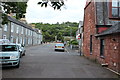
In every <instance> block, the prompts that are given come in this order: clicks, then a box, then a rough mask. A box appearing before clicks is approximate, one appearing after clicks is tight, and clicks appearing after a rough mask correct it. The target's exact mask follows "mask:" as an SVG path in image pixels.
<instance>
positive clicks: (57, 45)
mask: <svg viewBox="0 0 120 80" xmlns="http://www.w3.org/2000/svg"><path fill="white" fill-rule="evenodd" d="M56 46H64V44H56Z"/></svg>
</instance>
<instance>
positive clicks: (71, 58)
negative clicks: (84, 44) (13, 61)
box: [2, 43, 118, 78]
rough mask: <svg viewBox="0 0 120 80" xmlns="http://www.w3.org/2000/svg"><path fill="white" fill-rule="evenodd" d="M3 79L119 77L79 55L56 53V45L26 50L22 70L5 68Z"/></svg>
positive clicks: (33, 47)
mask: <svg viewBox="0 0 120 80" xmlns="http://www.w3.org/2000/svg"><path fill="white" fill-rule="evenodd" d="M2 76H3V78H117V77H118V76H117V75H116V74H114V73H112V72H110V71H109V70H107V69H105V68H103V67H101V65H99V64H96V63H94V62H92V61H90V60H88V59H86V58H84V57H83V56H79V53H77V52H74V51H71V50H69V49H66V51H65V52H61V51H54V44H53V43H50V44H42V45H39V46H32V47H27V48H26V56H23V57H22V58H21V64H20V68H3V70H2Z"/></svg>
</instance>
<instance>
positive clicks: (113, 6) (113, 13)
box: [110, 0, 120, 19]
mask: <svg viewBox="0 0 120 80" xmlns="http://www.w3.org/2000/svg"><path fill="white" fill-rule="evenodd" d="M110 18H117V19H118V18H119V19H120V1H119V0H112V2H110Z"/></svg>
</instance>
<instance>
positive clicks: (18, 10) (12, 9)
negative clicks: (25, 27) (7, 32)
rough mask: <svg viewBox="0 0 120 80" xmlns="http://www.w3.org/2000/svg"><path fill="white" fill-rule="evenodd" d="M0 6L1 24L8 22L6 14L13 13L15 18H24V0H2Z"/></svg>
mask: <svg viewBox="0 0 120 80" xmlns="http://www.w3.org/2000/svg"><path fill="white" fill-rule="evenodd" d="M1 6H2V7H3V9H4V13H3V14H2V19H3V21H2V24H6V23H7V22H8V20H7V14H10V13H15V14H16V16H15V17H16V19H20V18H24V17H25V16H24V14H25V13H26V7H27V3H26V2H2V4H1Z"/></svg>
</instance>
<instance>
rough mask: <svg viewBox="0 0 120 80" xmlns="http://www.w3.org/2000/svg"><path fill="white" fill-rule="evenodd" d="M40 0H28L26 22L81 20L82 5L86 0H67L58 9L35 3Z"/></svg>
mask: <svg viewBox="0 0 120 80" xmlns="http://www.w3.org/2000/svg"><path fill="white" fill-rule="evenodd" d="M38 1H40V0H34V1H33V0H29V1H28V3H27V4H28V7H27V13H26V20H27V22H28V23H37V22H43V23H53V24H54V23H57V22H59V23H62V22H67V21H69V22H79V21H83V15H84V7H85V3H86V0H74V1H73V0H67V1H66V2H65V6H64V7H63V8H62V9H61V11H60V10H54V9H53V8H51V7H49V6H48V7H47V8H44V7H40V5H37V3H38Z"/></svg>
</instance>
